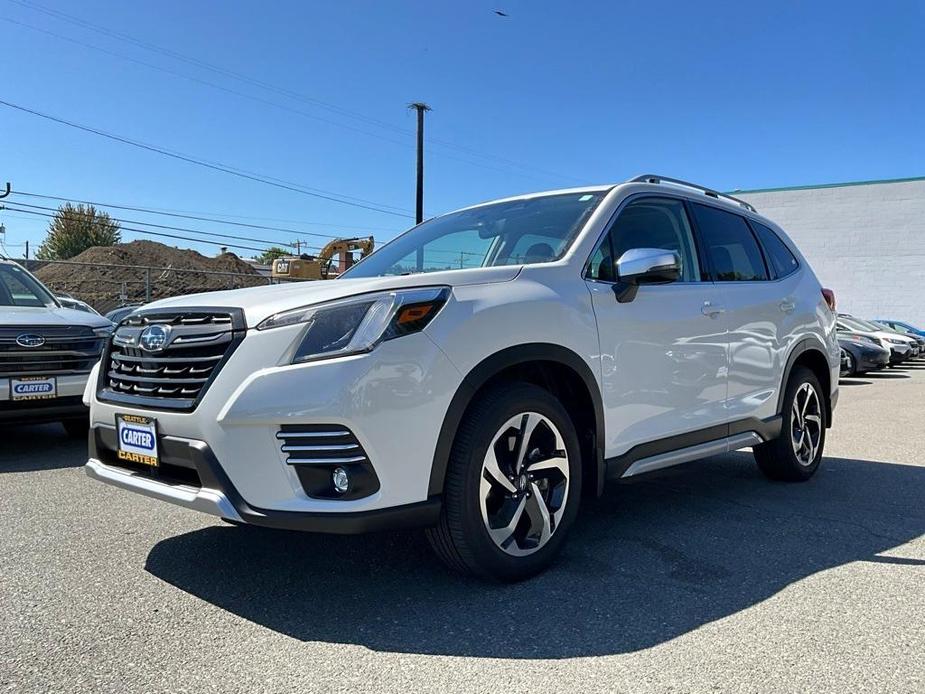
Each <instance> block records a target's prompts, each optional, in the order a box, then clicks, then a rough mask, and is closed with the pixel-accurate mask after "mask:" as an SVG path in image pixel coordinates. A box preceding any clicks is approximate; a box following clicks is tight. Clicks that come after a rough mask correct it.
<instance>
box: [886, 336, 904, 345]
mask: <svg viewBox="0 0 925 694" xmlns="http://www.w3.org/2000/svg"><path fill="white" fill-rule="evenodd" d="M886 340H887V342H891V343H893V344H894V345H904V344H906V341H905V340H898V339H896V338H895V337H888V338H887V339H886Z"/></svg>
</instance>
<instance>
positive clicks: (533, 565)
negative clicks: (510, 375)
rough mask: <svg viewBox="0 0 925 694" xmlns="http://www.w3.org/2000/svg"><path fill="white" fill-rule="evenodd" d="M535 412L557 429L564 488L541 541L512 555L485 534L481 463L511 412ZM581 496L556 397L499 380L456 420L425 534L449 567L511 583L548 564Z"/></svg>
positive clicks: (576, 450)
mask: <svg viewBox="0 0 925 694" xmlns="http://www.w3.org/2000/svg"><path fill="white" fill-rule="evenodd" d="M526 412H535V413H538V414H540V415H542V416H544V417H546V418H548V419H549V421H550V422H552V424H553V425H554V426H555V427H556V428H557V429H558V430H559V433H560V434H561V436H562V440H563V442H564V444H565V450H566V452H567V457H568V466H567V468H568V471H569V475H568V476H569V480H568V491H567V494H566V495H565V507H564V509H563V511H562V516H561V519H560V520H559V522H558V525H557V526H556V527H555V529H554V531H553V532H552V534H551V535H550V536H549V539H548V540H547V541H546V544H545V545H543V546H541V547H540V548H539V549H536V550H535V551H533V553H532V554H527V555H526V556H512V555H511V554H508V553H506V552H505V551H503V550H502V549H501V548H500V547H499V546H498V545H497V544H495V542H494V541H493V540H492V539H491V537H490V536H489V532H488V529H487V528H486V527H485V522H484V521H483V518H482V511H481V506H480V503H481V500H480V496H479V494H480V491H479V490H480V483H481V479H482V478H481V475H482V466H483V461H484V459H485V455H486V452H487V451H488V447H489V446H490V445H491V444H492V442H493V440H495V435H496V433H498V431H499V430H500V429H501V428H502V427H503V426H504V424H505V422H507V421H508V420H509V419H511V418H512V417H516V416H517V415H518V414H521V413H526ZM580 499H581V451H580V447H579V443H578V436H577V434H576V433H575V427H574V425H573V423H572V421H571V418H570V417H569V415H568V412H567V411H566V410H565V408H564V407H563V406H562V404H561V403H560V402H559V400H558V399H556V397H555V396H553V395H552V394H551V393H549V392H548V391H546V390H543V389H542V388H539V387H537V386H534V385H531V384H528V383H512V384H501V385H499V386H496V387H495V388H493V389H491V390H490V391H488V392H487V393H485V394H484V395H483V396H481V397H479V399H478V400H477V401H476V402H474V403H473V404H472V405H471V406H470V407H469V409H468V410H467V412H466V415H465V417H464V418H463V420H462V422H461V423H460V426H459V430H458V432H457V434H456V439H455V440H454V442H453V447H452V450H451V452H450V459H449V464H448V466H447V474H446V481H445V483H444V489H443V507H442V510H441V515H440V521H439V523H438V525H437V526H436V527H433V528H428V529H427V531H426V533H427V539H428V540H429V541H430V544H431V546H432V547H433V549H434V551H435V552H436V554H437V556H439V557H440V559H441V560H442V561H443V562H444V563H445V564H446V565H447V566H449V567H450V568H452V569H454V570H456V571H458V572H460V573H463V574H471V575H476V576H479V577H481V578H485V579H490V580H495V581H503V582H513V581H520V580H523V579H526V578H529V577H530V576H533V575H535V574H537V573H539V572H540V571H542V570H543V569H545V568H546V567H547V566H549V565H550V563H552V561H553V560H554V559H555V557H556V555H557V554H558V552H559V550H560V549H561V547H562V545H563V543H564V542H565V539H566V535H567V533H568V530H569V528H570V527H571V525H572V523H573V522H574V520H575V517H576V515H577V514H578V505H579V501H580Z"/></svg>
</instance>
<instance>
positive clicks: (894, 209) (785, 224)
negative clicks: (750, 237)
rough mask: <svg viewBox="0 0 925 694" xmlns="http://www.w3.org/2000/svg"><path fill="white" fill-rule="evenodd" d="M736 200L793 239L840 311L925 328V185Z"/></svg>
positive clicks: (836, 189)
mask: <svg viewBox="0 0 925 694" xmlns="http://www.w3.org/2000/svg"><path fill="white" fill-rule="evenodd" d="M734 195H735V196H736V197H740V198H742V199H743V200H747V201H748V202H750V203H751V204H752V205H754V206H755V207H756V208H757V210H758V212H759V213H761V214H762V215H764V216H766V217H768V218H769V219H772V220H774V221H775V222H776V223H777V224H779V225H780V226H781V227H782V228H783V229H784V231H786V232H787V233H788V234H789V235H790V237H791V238H792V239H793V240H794V241H795V242H796V244H797V245H798V246H799V248H800V250H801V251H802V253H803V255H804V256H805V257H806V258H807V259H808V260H809V262H810V264H811V265H812V267H813V270H814V271H815V273H816V275H817V277H819V280H820V281H821V282H822V285H823V286H824V287H831V288H832V289H834V290H835V295H836V297H837V301H838V310H839V311H844V312H847V313H853V314H856V315H857V316H859V317H862V318H895V319H897V320H905V321H908V322H910V323H913V324H915V325H918V326H925V180H914V181H895V182H889V181H887V182H879V183H862V184H850V185H842V186H832V187H822V188H803V189H789V190H769V191H765V192H760V191H759V192H752V193H734Z"/></svg>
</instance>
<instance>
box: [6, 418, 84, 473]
mask: <svg viewBox="0 0 925 694" xmlns="http://www.w3.org/2000/svg"><path fill="white" fill-rule="evenodd" d="M0 440H2V441H3V445H2V446H0V473H4V472H36V471H40V470H59V469H62V468H69V467H80V466H81V465H83V464H84V463H86V462H87V440H86V439H74V438H71V437H70V436H68V435H67V433H66V432H65V431H64V428H63V427H62V426H61V425H60V424H30V425H22V426H9V425H5V426H0Z"/></svg>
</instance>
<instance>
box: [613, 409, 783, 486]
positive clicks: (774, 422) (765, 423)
mask: <svg viewBox="0 0 925 694" xmlns="http://www.w3.org/2000/svg"><path fill="white" fill-rule="evenodd" d="M781 422H782V418H781V416H780V415H777V416H774V417H771V418H769V419H764V420H762V419H757V418H750V419H743V420H739V421H736V422H732V423H730V424H722V425H719V426H715V427H709V428H707V429H700V430H698V431H692V432H688V433H686V434H679V435H677V436H669V437H668V438H665V439H659V440H657V441H651V442H649V443H643V444H639V445H637V446H633V447H632V448H631V449H630V450H628V451H627V452H626V453H624V454H623V455H619V456H616V457H614V458H608V459H607V461H606V464H607V478H608V479H626V478H628V477H635V476H636V475H641V474H644V473H647V472H654V471H655V470H661V469H663V468H667V467H672V466H674V465H680V464H681V463H687V462H690V461H692V460H699V459H700V458H706V457H708V456H711V455H717V454H719V453H726V452H729V451H735V450H738V449H739V448H745V447H747V446H756V445H758V444H760V443H764V442H765V441H770V440H772V439H775V438H777V437H778V436H780V430H781Z"/></svg>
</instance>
